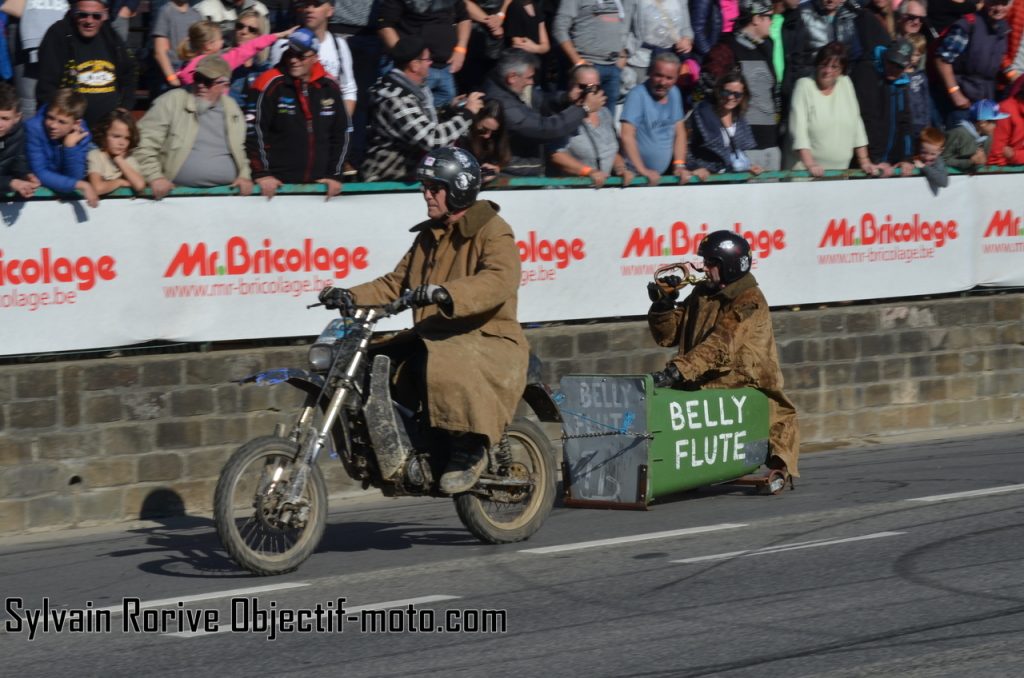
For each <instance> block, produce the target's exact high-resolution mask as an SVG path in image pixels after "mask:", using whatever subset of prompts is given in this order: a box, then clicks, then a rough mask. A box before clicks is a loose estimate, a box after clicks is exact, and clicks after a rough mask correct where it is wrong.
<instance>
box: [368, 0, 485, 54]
mask: <svg viewBox="0 0 1024 678" xmlns="http://www.w3.org/2000/svg"><path fill="white" fill-rule="evenodd" d="M378 7H379V12H380V15H379V17H378V19H377V28H378V29H379V28H393V29H395V31H397V32H398V36H399V37H400V38H404V37H406V36H410V35H415V36H416V37H418V38H419V39H420V40H422V41H423V45H424V46H425V47H426V48H427V49H429V50H430V57H431V58H432V59H433V65H434V66H435V67H437V68H444V67H445V65H446V64H447V63H448V59H449V58H450V57H451V55H452V51H453V50H454V48H455V44H456V42H457V35H456V30H455V26H456V25H458V24H459V23H461V22H463V21H468V20H469V14H468V12H467V11H466V3H464V2H459V1H458V0H380V4H379V5H378Z"/></svg>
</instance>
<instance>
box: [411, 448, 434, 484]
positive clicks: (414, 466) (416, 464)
mask: <svg viewBox="0 0 1024 678" xmlns="http://www.w3.org/2000/svg"><path fill="white" fill-rule="evenodd" d="M403 473H404V476H405V484H406V486H408V487H409V488H410V489H413V490H421V491H422V490H428V489H430V486H431V485H432V484H433V483H434V474H433V473H432V472H431V470H430V457H429V455H426V454H413V455H410V456H409V460H408V461H407V462H406V464H405V469H404V471H403Z"/></svg>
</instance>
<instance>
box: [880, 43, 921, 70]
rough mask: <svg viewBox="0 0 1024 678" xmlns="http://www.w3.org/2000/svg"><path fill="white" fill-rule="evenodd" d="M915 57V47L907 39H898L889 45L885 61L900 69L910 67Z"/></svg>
mask: <svg viewBox="0 0 1024 678" xmlns="http://www.w3.org/2000/svg"><path fill="white" fill-rule="evenodd" d="M913 57H914V46H913V45H912V44H911V43H910V41H909V40H907V39H905V38H896V39H895V40H893V41H892V42H890V43H889V48H888V49H887V50H886V51H885V60H886V61H888V62H889V63H892V64H896V65H897V66H899V67H900V68H906V67H907V66H909V65H910V62H911V60H912V59H913Z"/></svg>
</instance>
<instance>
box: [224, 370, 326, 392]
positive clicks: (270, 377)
mask: <svg viewBox="0 0 1024 678" xmlns="http://www.w3.org/2000/svg"><path fill="white" fill-rule="evenodd" d="M238 383H239V384H256V385H257V386H273V385H275V384H291V385H292V386H294V387H295V388H298V389H301V390H303V391H305V392H306V393H309V394H310V395H312V396H314V397H316V396H318V395H320V392H321V391H323V388H324V378H323V376H322V375H319V374H316V373H315V372H310V371H309V370H300V369H297V368H294V367H279V368H276V369H273V370H266V371H265V372H257V373H256V374H250V375H249V376H247V377H243V378H241V379H239V380H238Z"/></svg>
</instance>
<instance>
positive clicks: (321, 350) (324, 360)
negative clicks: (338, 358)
mask: <svg viewBox="0 0 1024 678" xmlns="http://www.w3.org/2000/svg"><path fill="white" fill-rule="evenodd" d="M333 360H334V344H313V345H312V346H310V347H309V364H310V365H312V366H313V369H314V370H315V371H317V372H326V371H327V370H329V369H331V362H333Z"/></svg>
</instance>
